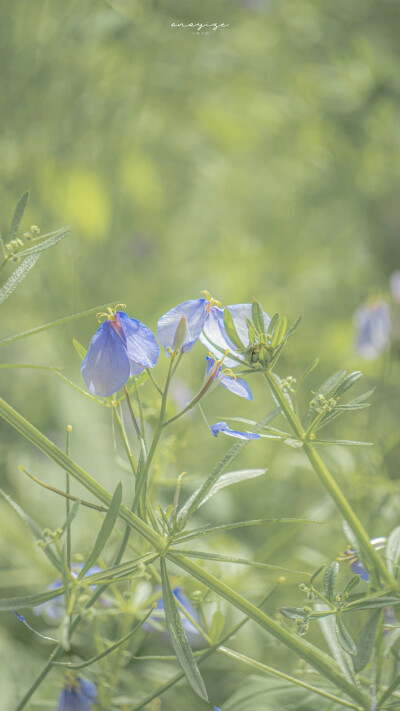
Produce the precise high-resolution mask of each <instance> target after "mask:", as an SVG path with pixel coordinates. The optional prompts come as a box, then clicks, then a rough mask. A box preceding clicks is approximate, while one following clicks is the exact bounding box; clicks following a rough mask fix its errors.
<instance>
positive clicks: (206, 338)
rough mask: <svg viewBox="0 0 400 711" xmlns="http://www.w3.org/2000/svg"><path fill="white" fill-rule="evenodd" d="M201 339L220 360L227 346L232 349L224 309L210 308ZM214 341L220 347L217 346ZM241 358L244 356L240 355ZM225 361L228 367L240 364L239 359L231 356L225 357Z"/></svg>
mask: <svg viewBox="0 0 400 711" xmlns="http://www.w3.org/2000/svg"><path fill="white" fill-rule="evenodd" d="M200 341H201V342H202V343H203V345H204V346H206V347H207V348H208V350H209V351H210V353H212V354H213V355H214V356H215V357H216V358H218V360H221V358H222V356H223V355H224V353H225V351H226V349H227V348H230V349H232V344H231V342H230V341H229V340H227V338H226V333H225V328H224V311H223V309H219V308H218V306H212V307H211V308H209V310H208V315H207V318H206V322H205V324H204V328H203V331H202V332H201V334H200ZM214 343H215V345H216V346H218V348H215V346H214V345H213V344H214ZM240 359H241V360H243V356H240ZM224 363H225V365H226V366H228V368H234V366H235V365H238V362H237V360H232V358H229V356H226V357H225V358H224Z"/></svg>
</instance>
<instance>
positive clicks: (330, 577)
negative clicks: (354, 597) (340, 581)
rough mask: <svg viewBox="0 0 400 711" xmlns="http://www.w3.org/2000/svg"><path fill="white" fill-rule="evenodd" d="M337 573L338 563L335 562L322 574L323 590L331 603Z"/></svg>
mask: <svg viewBox="0 0 400 711" xmlns="http://www.w3.org/2000/svg"><path fill="white" fill-rule="evenodd" d="M338 573H339V563H338V562H337V561H336V560H335V561H334V562H333V563H331V564H330V565H328V567H327V569H326V570H325V573H324V588H325V595H326V597H327V598H328V600H330V601H331V602H332V600H333V598H334V596H335V585H336V578H337V576H338Z"/></svg>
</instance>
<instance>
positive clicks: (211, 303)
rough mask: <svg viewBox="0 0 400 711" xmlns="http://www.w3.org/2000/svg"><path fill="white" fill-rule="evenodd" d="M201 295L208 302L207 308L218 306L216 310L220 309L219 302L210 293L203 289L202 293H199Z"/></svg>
mask: <svg viewBox="0 0 400 711" xmlns="http://www.w3.org/2000/svg"><path fill="white" fill-rule="evenodd" d="M201 294H204V296H205V298H206V299H207V301H208V308H209V309H210V308H211V307H212V306H218V308H219V309H220V308H221V302H220V301H218V300H217V299H214V298H213V297H212V296H211V294H210V292H209V291H207V290H206V289H204V291H202V292H201Z"/></svg>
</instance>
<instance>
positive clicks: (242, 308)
mask: <svg viewBox="0 0 400 711" xmlns="http://www.w3.org/2000/svg"><path fill="white" fill-rule="evenodd" d="M227 308H228V309H229V311H230V312H231V314H232V317H233V323H234V325H235V328H236V332H237V335H238V336H239V338H240V340H241V342H242V343H243V345H244V346H248V345H249V343H250V341H249V330H248V328H247V322H246V318H248V319H249V320H250V321H251V320H252V305H251V304H232V305H231V306H227ZM263 314H264V326H265V331H266V332H267V331H268V327H269V324H270V321H271V319H270V317H269V316H268V315H267V314H266V313H265V311H263ZM225 338H226V340H227V341H228V343H230V347H231V348H232V350H233V351H235V350H236V347H235V346H234V344H233V343H231V342H230V340H229V338H228V336H227V335H226V334H225Z"/></svg>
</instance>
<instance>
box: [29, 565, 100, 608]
mask: <svg viewBox="0 0 400 711" xmlns="http://www.w3.org/2000/svg"><path fill="white" fill-rule="evenodd" d="M82 568H83V563H79V564H77V565H73V566H72V569H71V573H72V575H73V576H74V578H77V577H78V575H79V573H80V571H81V570H82ZM101 572H102V569H101V568H99V567H98V566H97V565H94V566H93V567H92V568H89V570H88V571H87V573H86V575H94V574H95V573H101ZM86 575H85V576H84V577H86ZM61 586H62V580H55V581H54V582H53V583H50V585H48V586H47V588H46V590H57V588H60V587H61ZM95 587H96V586H95V585H93V586H92V589H93V590H94V589H95ZM64 612H65V605H64V596H63V595H58V596H57V597H55V598H53V599H52V600H48V601H47V602H43V603H42V604H41V605H37V606H36V607H35V608H34V613H35V615H45V616H46V617H47V618H49V619H50V620H54V621H56V622H57V621H59V620H61V618H62V616H63V614H64Z"/></svg>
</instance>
